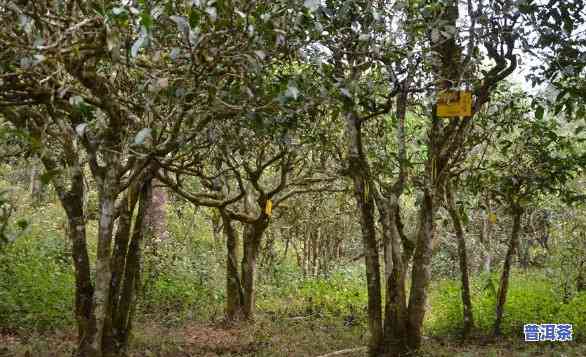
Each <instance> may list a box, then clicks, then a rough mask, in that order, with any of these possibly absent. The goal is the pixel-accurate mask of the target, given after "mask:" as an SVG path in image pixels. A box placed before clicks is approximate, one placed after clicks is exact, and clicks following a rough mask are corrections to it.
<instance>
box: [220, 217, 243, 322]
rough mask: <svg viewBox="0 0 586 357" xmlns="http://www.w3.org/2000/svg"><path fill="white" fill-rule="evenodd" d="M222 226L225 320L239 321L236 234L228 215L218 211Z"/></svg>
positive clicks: (239, 297)
mask: <svg viewBox="0 0 586 357" xmlns="http://www.w3.org/2000/svg"><path fill="white" fill-rule="evenodd" d="M219 211H220V217H221V218H222V226H223V230H224V235H225V237H226V250H227V256H226V318H227V319H228V320H239V319H241V318H243V317H244V295H243V291H242V284H241V282H240V273H239V271H238V262H239V261H240V258H239V254H238V249H239V245H240V242H239V239H238V232H236V230H235V229H234V226H233V225H232V220H231V219H230V217H229V216H228V214H227V213H226V212H225V211H224V210H223V209H220V210H219Z"/></svg>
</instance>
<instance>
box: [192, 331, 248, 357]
mask: <svg viewBox="0 0 586 357" xmlns="http://www.w3.org/2000/svg"><path fill="white" fill-rule="evenodd" d="M250 332H251V331H250V329H248V328H246V327H244V328H243V327H242V326H229V325H223V324H218V325H203V324H195V325H189V326H186V327H185V329H184V331H183V338H184V341H185V345H186V347H187V348H188V350H190V351H192V350H198V351H201V352H205V353H206V356H214V355H222V354H230V353H235V354H245V353H252V352H254V351H255V350H256V348H257V346H256V343H255V341H254V338H253V334H252V333H250Z"/></svg>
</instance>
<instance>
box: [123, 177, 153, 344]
mask: <svg viewBox="0 0 586 357" xmlns="http://www.w3.org/2000/svg"><path fill="white" fill-rule="evenodd" d="M152 190H153V186H152V180H151V179H147V180H146V181H145V182H144V183H143V184H142V185H141V189H140V195H139V199H138V202H139V203H138V212H137V214H136V218H135V220H134V225H133V229H132V237H131V239H130V243H129V245H128V255H127V257H126V267H125V270H124V280H123V285H122V290H121V292H120V298H119V302H118V309H117V310H116V315H115V316H114V336H115V342H116V344H117V346H116V347H117V348H116V352H117V353H118V352H124V351H125V350H126V349H127V347H128V338H129V336H130V331H131V329H132V321H133V315H134V306H135V301H136V291H137V290H138V287H139V286H140V280H141V277H140V274H141V266H142V242H143V241H144V239H145V237H147V236H149V235H150V234H151V231H150V226H151V222H150V220H149V212H148V211H149V207H151V204H152V192H153V191H152Z"/></svg>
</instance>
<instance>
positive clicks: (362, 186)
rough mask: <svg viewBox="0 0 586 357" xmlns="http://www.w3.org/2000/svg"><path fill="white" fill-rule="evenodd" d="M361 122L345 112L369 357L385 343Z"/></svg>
mask: <svg viewBox="0 0 586 357" xmlns="http://www.w3.org/2000/svg"><path fill="white" fill-rule="evenodd" d="M360 130H361V129H360V121H359V119H358V117H357V115H356V113H354V112H353V111H347V113H346V136H347V140H348V166H349V167H348V169H349V173H350V176H351V177H352V181H353V184H354V197H355V199H356V205H357V207H358V211H359V212H360V225H361V228H362V244H363V249H364V261H365V265H366V281H367V291H368V326H369V330H370V341H369V355H370V356H373V357H374V356H379V355H380V353H381V349H382V341H383V322H382V306H381V286H380V263H379V252H378V243H377V240H376V231H375V221H374V198H373V196H374V195H373V194H372V193H370V192H369V191H371V190H370V185H369V179H368V175H369V173H368V166H367V163H366V162H365V159H364V152H363V147H362V138H361V132H360Z"/></svg>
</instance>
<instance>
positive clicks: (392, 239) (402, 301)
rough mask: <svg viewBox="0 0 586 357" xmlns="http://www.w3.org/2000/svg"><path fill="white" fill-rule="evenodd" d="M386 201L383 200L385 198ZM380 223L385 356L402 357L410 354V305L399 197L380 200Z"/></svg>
mask: <svg viewBox="0 0 586 357" xmlns="http://www.w3.org/2000/svg"><path fill="white" fill-rule="evenodd" d="M381 198H382V197H381ZM377 207H378V208H379V219H380V223H381V226H382V231H383V243H384V261H385V313H384V330H383V339H384V346H383V353H384V355H385V356H398V355H401V354H402V353H405V352H406V351H407V343H406V337H407V335H406V332H407V301H406V292H405V282H406V280H405V279H406V275H405V262H404V260H403V255H402V249H401V236H400V233H399V228H398V222H397V219H396V218H397V216H396V214H395V213H396V211H398V209H399V205H398V199H397V197H396V196H395V195H393V196H392V197H391V199H389V200H388V201H383V200H382V199H379V200H377Z"/></svg>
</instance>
